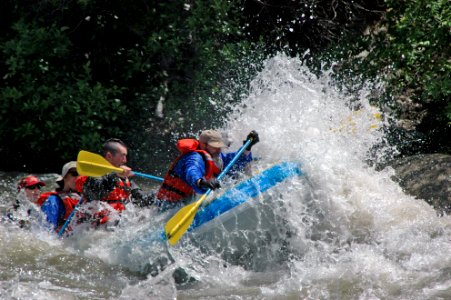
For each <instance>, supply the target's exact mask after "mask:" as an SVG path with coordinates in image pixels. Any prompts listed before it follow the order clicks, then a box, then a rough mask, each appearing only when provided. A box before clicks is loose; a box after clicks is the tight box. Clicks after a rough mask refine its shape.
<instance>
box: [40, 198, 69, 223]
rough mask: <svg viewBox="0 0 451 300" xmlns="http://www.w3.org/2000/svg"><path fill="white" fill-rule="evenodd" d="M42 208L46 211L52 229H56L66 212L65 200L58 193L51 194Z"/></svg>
mask: <svg viewBox="0 0 451 300" xmlns="http://www.w3.org/2000/svg"><path fill="white" fill-rule="evenodd" d="M41 210H42V211H43V212H44V214H45V216H46V219H47V222H48V223H49V225H50V227H51V229H53V230H55V229H56V228H58V225H59V223H60V221H61V220H63V218H64V215H65V213H66V208H65V207H64V203H63V200H61V198H60V197H59V196H58V195H50V197H48V198H47V200H46V201H45V202H44V204H42V206H41Z"/></svg>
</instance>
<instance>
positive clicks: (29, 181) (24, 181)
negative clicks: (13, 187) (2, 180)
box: [17, 175, 45, 190]
mask: <svg viewBox="0 0 451 300" xmlns="http://www.w3.org/2000/svg"><path fill="white" fill-rule="evenodd" d="M33 185H39V186H45V182H44V181H40V180H39V179H38V178H37V177H36V176H33V175H28V176H25V177H22V178H21V179H20V180H19V183H18V184H17V188H18V189H19V190H20V189H21V188H25V187H29V186H33Z"/></svg>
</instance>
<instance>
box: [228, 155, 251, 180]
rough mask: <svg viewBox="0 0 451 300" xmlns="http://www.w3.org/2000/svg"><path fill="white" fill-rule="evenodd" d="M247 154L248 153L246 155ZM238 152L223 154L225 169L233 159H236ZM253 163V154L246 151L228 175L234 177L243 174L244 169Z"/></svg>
mask: <svg viewBox="0 0 451 300" xmlns="http://www.w3.org/2000/svg"><path fill="white" fill-rule="evenodd" d="M246 152H247V153H246ZM236 153H237V152H230V153H221V157H222V161H223V163H224V167H226V166H227V165H228V164H229V163H230V162H231V161H232V159H233V158H234V157H235V155H236ZM251 161H252V152H250V151H245V152H244V153H243V154H242V155H241V156H240V157H239V158H238V159H237V160H236V162H235V164H234V165H233V166H232V168H230V170H229V171H228V172H227V175H234V174H236V173H238V172H243V171H244V168H245V167H246V166H247V164H249V163H250V162H251Z"/></svg>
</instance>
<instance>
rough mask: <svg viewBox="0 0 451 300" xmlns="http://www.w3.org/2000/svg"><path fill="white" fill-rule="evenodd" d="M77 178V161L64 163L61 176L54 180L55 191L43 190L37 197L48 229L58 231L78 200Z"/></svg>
mask: <svg viewBox="0 0 451 300" xmlns="http://www.w3.org/2000/svg"><path fill="white" fill-rule="evenodd" d="M77 178H78V173H77V162H76V161H70V162H68V163H66V164H64V166H63V168H62V171H61V176H60V177H58V179H57V180H56V183H57V185H58V187H57V188H56V189H55V191H52V192H44V193H42V194H41V196H40V197H39V200H38V204H39V205H41V210H42V211H43V213H44V214H45V216H46V220H47V223H48V225H49V226H50V229H52V230H55V231H57V232H58V231H59V229H60V228H61V226H63V224H64V223H65V222H66V220H67V219H68V218H69V216H70V214H71V213H72V210H73V209H74V207H75V206H76V205H77V203H78V202H79V201H80V199H81V197H80V194H79V193H78V192H77V189H76V185H75V182H76V180H77Z"/></svg>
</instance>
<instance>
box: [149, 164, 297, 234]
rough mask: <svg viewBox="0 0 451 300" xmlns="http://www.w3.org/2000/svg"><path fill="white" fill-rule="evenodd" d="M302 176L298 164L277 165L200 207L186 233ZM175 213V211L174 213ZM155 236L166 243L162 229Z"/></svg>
mask: <svg viewBox="0 0 451 300" xmlns="http://www.w3.org/2000/svg"><path fill="white" fill-rule="evenodd" d="M300 175H302V171H301V168H300V165H299V163H296V162H282V163H278V164H276V165H274V166H272V167H270V168H268V169H266V170H264V171H262V172H260V173H259V174H257V175H255V176H253V177H251V178H249V179H247V180H245V181H243V182H241V183H239V184H237V185H236V186H234V187H233V188H231V189H229V190H227V191H225V192H224V193H223V194H222V195H220V196H219V197H217V198H215V199H213V200H212V201H210V203H209V204H208V205H206V206H204V207H201V208H200V209H199V210H198V211H197V213H196V215H195V217H194V220H193V222H192V223H191V226H190V227H189V229H188V231H193V230H194V229H196V228H197V227H199V226H201V225H204V224H206V223H208V222H210V221H211V220H213V219H215V218H217V217H219V216H222V215H224V214H225V213H227V212H228V211H230V210H231V209H233V208H235V207H237V206H239V205H240V204H242V203H244V202H246V201H248V200H249V199H252V198H254V197H256V196H258V195H259V194H261V193H264V192H265V191H267V190H268V189H270V188H272V187H274V186H276V185H277V184H278V183H281V182H283V181H284V180H286V179H288V178H291V177H294V176H300ZM175 212H176V211H175ZM154 234H156V235H157V236H158V237H159V238H157V239H158V240H160V241H166V233H165V231H164V228H162V229H160V230H159V231H158V232H154V233H153V234H152V236H154V238H151V239H152V240H154V241H155V235H154Z"/></svg>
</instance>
